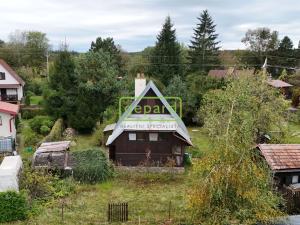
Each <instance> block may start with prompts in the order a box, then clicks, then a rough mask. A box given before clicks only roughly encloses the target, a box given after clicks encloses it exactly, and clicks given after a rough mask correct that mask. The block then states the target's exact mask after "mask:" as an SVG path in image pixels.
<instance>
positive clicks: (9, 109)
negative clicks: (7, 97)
mask: <svg viewBox="0 0 300 225" xmlns="http://www.w3.org/2000/svg"><path fill="white" fill-rule="evenodd" d="M19 109H20V106H19V105H17V104H11V103H7V102H2V101H0V112H3V113H7V114H12V115H17V114H18V112H19Z"/></svg>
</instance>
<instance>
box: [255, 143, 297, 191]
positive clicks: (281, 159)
mask: <svg viewBox="0 0 300 225" xmlns="http://www.w3.org/2000/svg"><path fill="white" fill-rule="evenodd" d="M257 148H258V149H259V150H260V152H261V155H262V156H263V157H264V159H265V160H266V162H267V164H268V165H269V167H270V169H271V170H272V173H273V174H274V179H275V182H276V184H277V186H278V187H279V188H280V189H281V188H283V187H288V186H291V185H295V184H300V144H259V145H258V147H257Z"/></svg>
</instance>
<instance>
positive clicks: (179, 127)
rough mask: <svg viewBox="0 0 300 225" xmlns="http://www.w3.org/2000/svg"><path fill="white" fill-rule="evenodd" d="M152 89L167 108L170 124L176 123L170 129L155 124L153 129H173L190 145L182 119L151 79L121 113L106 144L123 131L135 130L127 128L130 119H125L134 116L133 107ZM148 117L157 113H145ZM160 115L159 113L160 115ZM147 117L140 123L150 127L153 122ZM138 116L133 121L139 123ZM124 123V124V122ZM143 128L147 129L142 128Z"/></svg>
mask: <svg viewBox="0 0 300 225" xmlns="http://www.w3.org/2000/svg"><path fill="white" fill-rule="evenodd" d="M150 89H152V90H153V92H154V93H155V94H156V96H157V97H158V98H159V99H160V100H161V102H162V104H163V105H164V106H165V107H166V108H167V109H168V111H169V113H170V116H171V118H172V121H170V122H171V123H172V125H174V123H176V126H172V127H173V128H172V129H166V128H165V127H166V126H160V128H159V126H157V127H156V129H155V130H161V131H166V130H167V131H170V130H173V131H174V132H177V133H178V134H179V135H180V136H182V137H183V139H184V140H185V141H186V142H187V143H188V144H189V145H192V142H191V139H190V136H189V133H188V130H187V128H186V126H185V125H184V123H183V121H182V120H181V119H180V117H179V116H178V115H177V113H176V112H175V111H174V110H173V109H172V107H171V106H170V105H169V103H168V102H167V100H166V99H165V98H164V96H163V95H162V93H161V92H160V91H159V90H158V89H157V87H156V86H155V84H154V83H153V82H152V81H149V83H148V84H147V86H146V88H145V89H144V91H143V92H142V93H141V95H140V96H139V97H138V98H136V99H135V100H134V101H133V102H132V104H131V105H130V107H128V108H127V110H126V111H125V112H124V113H123V114H122V116H121V118H120V119H119V121H118V122H117V124H116V126H115V128H114V131H113V133H112V134H111V135H110V136H109V137H108V140H107V142H106V145H110V144H111V143H112V142H113V141H114V140H115V139H116V138H117V137H118V136H119V135H120V134H122V132H123V131H126V130H136V129H128V128H127V126H126V125H127V124H128V123H130V121H126V120H127V119H132V117H134V116H135V115H133V114H132V111H133V110H134V109H135V107H136V106H137V105H138V104H139V102H140V101H141V100H142V98H143V97H144V96H145V95H146V94H147V93H148V91H149V90H150ZM147 116H148V117H149V118H151V117H156V116H157V115H153V114H152V115H151V114H149V115H147ZM160 116H161V115H160ZM149 118H147V121H145V118H141V121H143V122H142V123H143V124H144V123H146V124H145V127H150V126H152V125H153V122H152V121H151V120H149ZM138 120H139V119H138V118H135V121H137V123H140V121H138ZM166 122H167V121H162V123H164V124H165V123H166ZM124 123H125V124H124ZM169 127H170V126H169ZM143 130H147V129H144V128H143Z"/></svg>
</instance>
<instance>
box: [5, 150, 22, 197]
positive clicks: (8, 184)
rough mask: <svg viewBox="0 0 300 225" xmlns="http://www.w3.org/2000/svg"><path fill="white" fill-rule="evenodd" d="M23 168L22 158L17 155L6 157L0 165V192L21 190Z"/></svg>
mask: <svg viewBox="0 0 300 225" xmlns="http://www.w3.org/2000/svg"><path fill="white" fill-rule="evenodd" d="M21 169H22V159H21V157H20V156H19V155H17V156H6V157H4V159H3V161H2V163H1V165H0V192H4V191H9V190H13V191H19V174H20V172H21Z"/></svg>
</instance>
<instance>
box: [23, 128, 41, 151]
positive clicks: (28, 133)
mask: <svg viewBox="0 0 300 225" xmlns="http://www.w3.org/2000/svg"><path fill="white" fill-rule="evenodd" d="M22 134H23V140H24V145H25V146H34V145H36V144H37V143H38V142H39V140H40V139H41V136H40V135H37V134H36V133H35V132H34V131H33V130H32V129H31V128H30V127H23V128H22Z"/></svg>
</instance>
